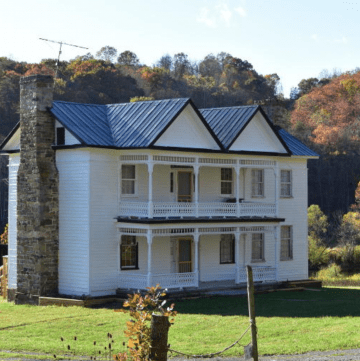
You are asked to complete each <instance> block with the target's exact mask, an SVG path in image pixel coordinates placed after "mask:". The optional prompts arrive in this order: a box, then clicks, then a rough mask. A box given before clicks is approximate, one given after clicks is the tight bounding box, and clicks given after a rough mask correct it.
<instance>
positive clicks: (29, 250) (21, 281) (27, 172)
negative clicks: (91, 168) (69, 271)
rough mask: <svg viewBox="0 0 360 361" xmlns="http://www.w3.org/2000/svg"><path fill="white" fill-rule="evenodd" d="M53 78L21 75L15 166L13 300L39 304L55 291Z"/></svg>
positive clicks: (56, 195) (56, 212)
mask: <svg viewBox="0 0 360 361" xmlns="http://www.w3.org/2000/svg"><path fill="white" fill-rule="evenodd" d="M53 82H54V81H53V78H52V77H51V76H48V75H32V76H28V77H23V78H21V80H20V129H21V138H20V166H19V171H18V182H17V290H16V293H15V303H17V304H38V302H39V297H40V296H49V295H52V294H56V293H57V292H58V254H59V191H58V172H57V169H56V165H55V151H54V150H53V149H52V148H51V145H52V144H54V141H55V124H54V122H55V120H54V118H53V117H52V116H51V115H50V113H49V112H48V110H47V109H48V108H49V107H51V106H52V100H53Z"/></svg>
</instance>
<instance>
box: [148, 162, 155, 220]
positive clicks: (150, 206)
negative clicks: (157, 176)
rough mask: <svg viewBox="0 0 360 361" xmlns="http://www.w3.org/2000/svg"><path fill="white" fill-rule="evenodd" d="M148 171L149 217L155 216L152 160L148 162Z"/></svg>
mask: <svg viewBox="0 0 360 361" xmlns="http://www.w3.org/2000/svg"><path fill="white" fill-rule="evenodd" d="M147 166H148V173H149V205H148V206H149V212H148V213H149V218H152V217H153V201H152V200H153V199H152V198H153V169H154V164H153V163H152V162H151V161H150V162H149V163H148V164H147Z"/></svg>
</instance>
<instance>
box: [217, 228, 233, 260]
mask: <svg viewBox="0 0 360 361" xmlns="http://www.w3.org/2000/svg"><path fill="white" fill-rule="evenodd" d="M234 250H235V241H234V236H233V235H232V234H222V235H221V240H220V263H235V252H234Z"/></svg>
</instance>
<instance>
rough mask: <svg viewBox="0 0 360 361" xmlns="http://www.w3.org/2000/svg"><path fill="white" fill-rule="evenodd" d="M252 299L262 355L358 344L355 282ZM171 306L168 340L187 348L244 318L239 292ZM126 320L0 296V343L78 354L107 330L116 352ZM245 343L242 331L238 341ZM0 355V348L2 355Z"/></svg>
mask: <svg viewBox="0 0 360 361" xmlns="http://www.w3.org/2000/svg"><path fill="white" fill-rule="evenodd" d="M255 303H256V315H257V326H258V345H259V353H260V354H261V355H265V354H267V355H273V354H294V353H304V352H308V351H325V350H335V349H350V348H359V347H360V337H359V331H358V330H359V326H358V325H359V323H360V290H358V289H340V288H324V289H322V290H321V291H319V292H317V291H304V292H275V293H269V294H260V295H256V297H255ZM175 309H176V310H177V311H178V312H179V315H178V316H177V317H176V319H175V324H174V326H172V327H171V329H170V333H169V343H170V344H171V348H172V349H175V350H179V351H182V352H185V353H191V354H202V353H210V352H216V351H219V350H221V349H223V348H225V347H226V346H228V345H230V344H231V343H233V342H234V341H235V340H236V339H237V338H239V336H240V335H241V334H242V332H243V331H244V330H245V329H246V328H247V327H248V324H249V322H248V316H247V299H246V298H245V297H212V298H204V299H195V300H181V301H177V302H176V306H175ZM128 319H129V316H128V315H126V314H123V313H115V312H114V311H113V310H111V309H105V308H99V309H89V308H80V307H57V306H47V307H36V306H15V305H14V304H12V303H6V302H1V301H0V350H12V351H18V352H20V353H21V351H33V352H41V353H50V354H57V355H58V356H59V355H62V354H63V353H65V352H67V345H70V349H71V351H74V352H75V353H76V354H77V355H95V354H96V353H98V351H99V350H101V351H104V347H105V346H106V345H107V344H108V339H107V333H108V332H110V333H112V335H113V339H114V341H115V343H114V344H113V349H114V351H123V350H124V347H123V346H122V342H123V341H125V340H126V339H125V337H124V335H123V331H124V329H125V322H126V321H127V320H128ZM74 336H77V340H76V341H75V340H74V339H73V338H74ZM61 337H63V338H64V339H65V341H64V342H61V340H60V338H61ZM94 341H96V345H95V346H94V345H93V342H94ZM249 342H250V335H249V334H247V335H246V336H245V338H244V339H243V340H242V341H241V342H240V344H241V345H245V344H247V343H249ZM0 352H1V351H0ZM242 354H243V349H242V347H240V346H235V347H234V348H232V349H230V350H228V351H226V353H225V354H223V356H237V355H242ZM5 356H6V355H4V354H3V353H0V357H1V358H4V357H5Z"/></svg>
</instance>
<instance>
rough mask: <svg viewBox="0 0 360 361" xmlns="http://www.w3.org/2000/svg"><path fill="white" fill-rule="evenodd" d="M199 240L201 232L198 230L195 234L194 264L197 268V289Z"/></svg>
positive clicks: (197, 282)
mask: <svg viewBox="0 0 360 361" xmlns="http://www.w3.org/2000/svg"><path fill="white" fill-rule="evenodd" d="M199 240H200V234H199V231H198V230H197V229H196V230H195V233H194V242H195V262H194V268H195V270H194V271H195V282H196V287H199Z"/></svg>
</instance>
